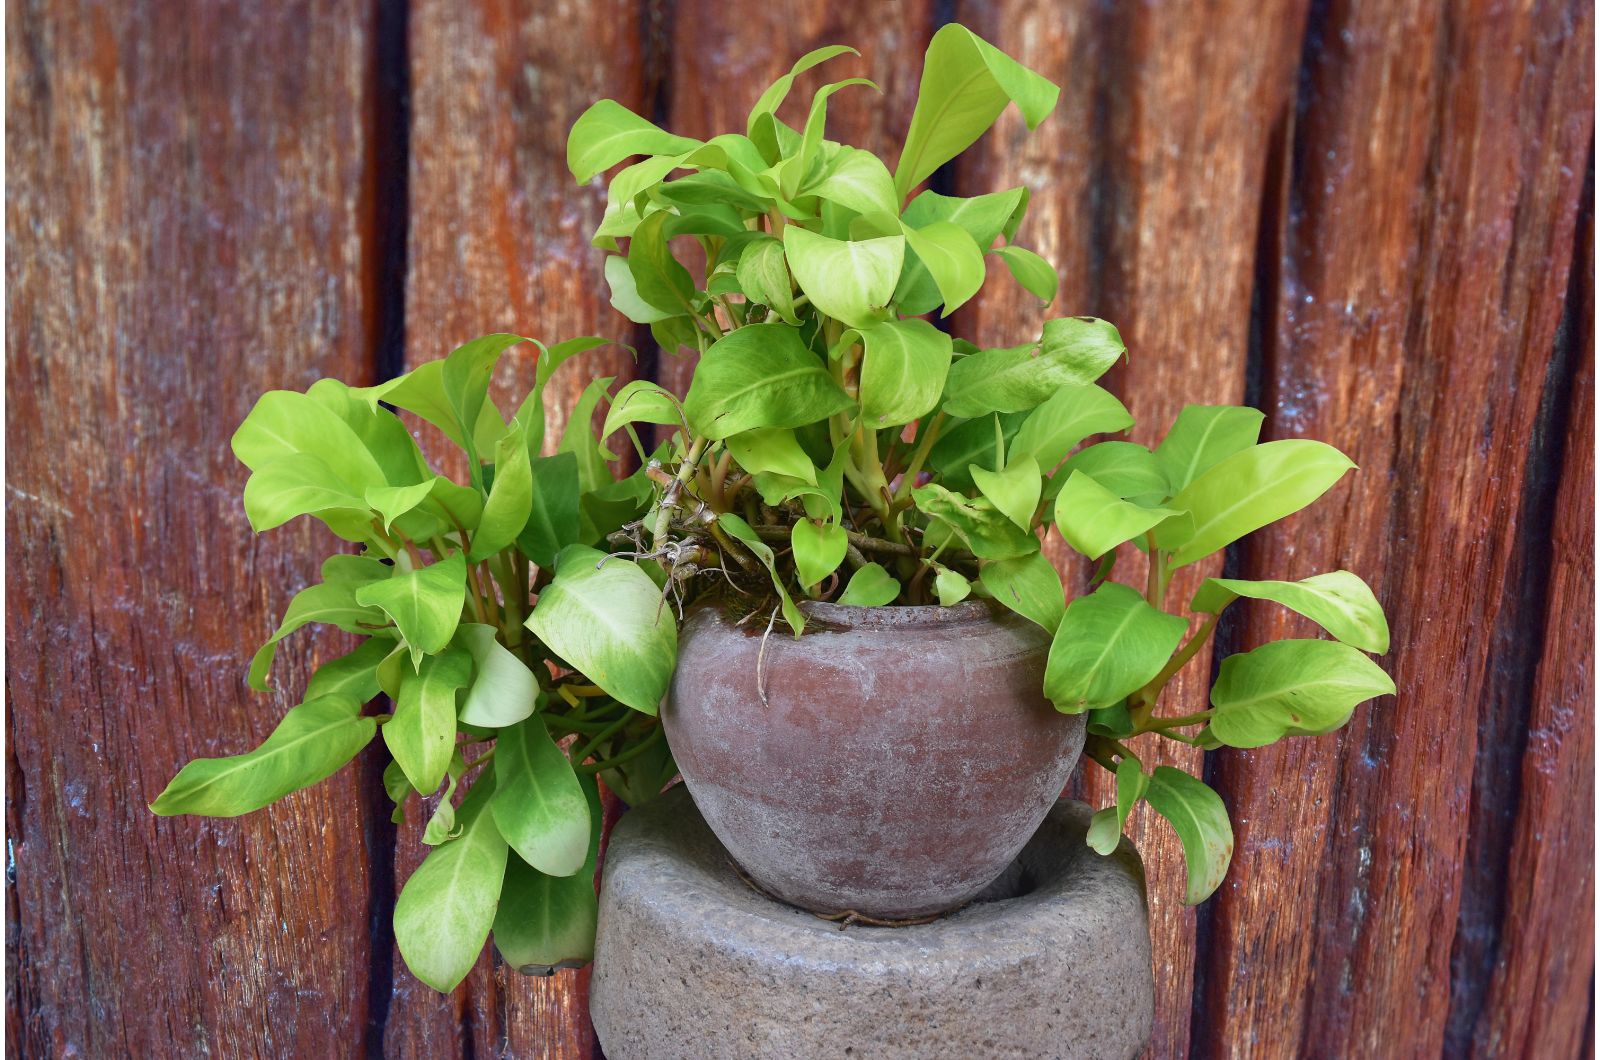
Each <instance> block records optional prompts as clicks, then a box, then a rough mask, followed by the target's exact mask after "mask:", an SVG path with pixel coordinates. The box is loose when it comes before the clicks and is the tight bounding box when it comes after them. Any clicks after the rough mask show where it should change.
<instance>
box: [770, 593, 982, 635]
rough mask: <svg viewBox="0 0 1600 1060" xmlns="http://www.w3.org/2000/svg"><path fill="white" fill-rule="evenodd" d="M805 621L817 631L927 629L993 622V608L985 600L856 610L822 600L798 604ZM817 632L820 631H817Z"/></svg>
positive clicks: (846, 605) (855, 606)
mask: <svg viewBox="0 0 1600 1060" xmlns="http://www.w3.org/2000/svg"><path fill="white" fill-rule="evenodd" d="M798 603H799V606H800V610H801V612H803V613H804V614H805V616H806V617H807V618H808V619H814V620H815V621H816V623H817V625H818V626H819V627H821V629H828V630H836V631H840V632H843V631H847V630H855V629H929V628H933V627H949V626H962V625H970V624H973V623H979V622H984V623H987V622H993V621H994V620H995V617H996V610H997V609H996V608H994V607H993V606H991V605H990V604H989V602H988V601H986V600H963V601H961V602H960V603H958V604H951V605H950V606H949V607H945V606H944V605H942V604H901V605H884V606H879V607H859V606H857V605H855V604H834V603H827V602H825V601H822V600H802V601H798ZM819 631H820V630H819Z"/></svg>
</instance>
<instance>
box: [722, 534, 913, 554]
mask: <svg viewBox="0 0 1600 1060" xmlns="http://www.w3.org/2000/svg"><path fill="white" fill-rule="evenodd" d="M753 529H754V530H755V532H756V533H757V534H758V535H759V536H760V537H761V539H762V540H763V541H782V542H785V543H787V542H788V541H789V539H790V535H791V533H792V532H793V531H791V530H790V528H789V527H787V526H757V527H754V528H753ZM844 533H845V539H846V540H847V541H848V542H849V543H850V544H851V545H854V546H855V547H856V548H857V549H858V550H860V551H862V552H873V553H877V554H878V555H881V556H904V557H906V558H907V559H917V558H919V557H920V556H921V553H919V552H918V551H917V549H916V547H915V546H914V545H908V544H904V543H901V542H898V541H885V540H883V539H882V538H877V537H868V536H867V535H866V534H862V533H858V532H857V531H855V530H846V531H845V532H844Z"/></svg>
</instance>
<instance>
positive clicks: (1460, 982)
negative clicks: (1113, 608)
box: [1444, 139, 1594, 1056]
mask: <svg viewBox="0 0 1600 1060" xmlns="http://www.w3.org/2000/svg"><path fill="white" fill-rule="evenodd" d="M1593 209H1594V146H1593V140H1592V139H1591V141H1590V148H1589V169H1588V177H1587V179H1586V181H1585V187H1584V190H1583V193H1582V196H1581V198H1580V200H1579V206H1578V218H1579V223H1578V224H1576V225H1575V226H1574V231H1573V247H1572V253H1571V257H1570V262H1569V266H1568V273H1567V292H1566V296H1565V300H1564V304H1563V306H1562V314H1561V322H1560V324H1559V325H1558V326H1557V329H1556V335H1555V341H1554V342H1553V343H1552V344H1551V351H1550V363H1549V364H1548V366H1547V367H1546V371H1545V379H1544V385H1543V387H1542V388H1541V394H1540V399H1539V410H1538V414H1537V418H1536V419H1535V421H1534V425H1533V432H1532V436H1531V439H1530V443H1529V446H1528V455H1527V460H1526V463H1525V465H1524V471H1523V488H1522V495H1521V496H1520V497H1519V498H1518V505H1517V507H1518V512H1517V523H1516V532H1515V544H1514V545H1513V546H1512V555H1513V556H1516V557H1519V561H1518V562H1517V563H1515V565H1514V566H1513V567H1512V568H1511V569H1510V570H1508V571H1507V572H1506V577H1505V582H1504V586H1503V588H1502V590H1501V596H1502V598H1503V599H1504V600H1505V601H1506V605H1505V607H1504V608H1503V609H1502V610H1501V612H1500V619H1499V621H1498V622H1497V623H1496V627H1497V628H1496V630H1495V635H1494V640H1493V647H1492V648H1491V650H1490V653H1489V656H1488V658H1486V659H1485V660H1484V669H1485V671H1486V676H1485V678H1484V685H1485V687H1486V689H1487V690H1489V692H1490V693H1491V697H1492V698H1491V699H1490V702H1489V703H1488V704H1487V705H1486V706H1485V707H1483V708H1482V710H1481V713H1480V716H1479V719H1478V723H1477V728H1478V753H1477V757H1476V760H1475V761H1474V763H1473V778H1472V800H1471V805H1470V809H1469V814H1470V816H1469V818H1468V826H1467V827H1468V833H1467V834H1468V837H1469V838H1468V841H1467V846H1466V851H1465V858H1464V861H1465V864H1464V865H1463V866H1462V870H1463V871H1462V886H1461V898H1460V903H1459V906H1458V908H1457V913H1456V930H1455V938H1454V939H1453V941H1452V943H1451V953H1450V966H1451V967H1450V984H1451V989H1450V995H1451V996H1450V1007H1449V1010H1448V1014H1447V1017H1446V1022H1445V1039H1444V1049H1445V1053H1446V1055H1451V1056H1454V1055H1465V1054H1466V1053H1467V1052H1468V1051H1469V1050H1470V1048H1471V1046H1472V1040H1473V1037H1474V1035H1475V1033H1476V1031H1477V1028H1478V1026H1479V1024H1480V1023H1481V1022H1482V1020H1483V1018H1484V1017H1485V1015H1486V1010H1485V1009H1484V1001H1485V999H1486V998H1487V997H1488V994H1489V988H1490V984H1491V982H1492V979H1493V976H1494V969H1495V965H1496V964H1497V963H1498V961H1499V958H1500V951H1501V946H1502V943H1503V941H1504V939H1503V934H1502V928H1503V926H1504V919H1505V898H1506V879H1507V877H1508V875H1509V874H1510V873H1512V872H1514V871H1515V866H1513V865H1512V864H1511V854H1512V849H1513V844H1514V843H1515V839H1516V825H1517V818H1518V811H1519V809H1520V807H1521V805H1522V795H1523V792H1522V760H1523V757H1524V755H1525V753H1526V751H1527V744H1528V730H1529V723H1530V718H1531V715H1532V710H1533V695H1534V686H1535V682H1536V681H1537V679H1538V673H1539V663H1540V660H1541V659H1542V657H1543V654H1544V647H1545V645H1544V644H1543V643H1542V641H1541V640H1540V639H1539V638H1536V637H1530V636H1529V635H1528V631H1530V630H1536V629H1537V630H1542V629H1544V628H1545V624H1546V621H1547V613H1548V610H1549V602H1550V587H1551V576H1552V559H1553V553H1552V550H1551V549H1550V548H1548V547H1546V546H1545V545H1544V544H1543V539H1544V538H1545V537H1546V535H1547V534H1548V532H1549V530H1550V529H1551V527H1552V526H1553V525H1554V521H1555V511H1556V499H1557V495H1558V493H1559V492H1560V488H1561V481H1562V478H1563V477H1564V474H1565V468H1566V463H1567V458H1568V455H1569V454H1568V452H1567V442H1568V438H1567V425H1568V423H1569V421H1570V420H1571V418H1572V414H1573V408H1572V403H1573V401H1575V400H1577V399H1578V391H1577V389H1576V387H1575V386H1574V383H1575V379H1576V376H1577V373H1578V371H1579V369H1580V366H1581V365H1582V361H1583V349H1582V347H1583V344H1584V329H1583V322H1582V320H1581V319H1580V315H1581V314H1582V312H1583V302H1584V292H1583V290H1582V285H1583V283H1584V282H1585V281H1584V269H1583V255H1584V249H1585V248H1584V239H1585V234H1586V233H1585V226H1584V224H1583V222H1582V219H1583V218H1584V217H1585V216H1587V214H1588V213H1590V212H1591V211H1592V210H1593ZM1508 272H1509V270H1508ZM1497 674H1504V675H1505V677H1504V678H1503V679H1502V680H1497V679H1496V675H1497ZM1497 686H1498V687H1497ZM1495 692H1500V693H1501V695H1498V696H1496V695H1494V693H1495Z"/></svg>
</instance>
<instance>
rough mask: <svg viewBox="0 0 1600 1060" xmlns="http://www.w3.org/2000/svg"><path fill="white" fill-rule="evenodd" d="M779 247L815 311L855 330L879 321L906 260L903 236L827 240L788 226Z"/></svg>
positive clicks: (796, 227) (796, 226)
mask: <svg viewBox="0 0 1600 1060" xmlns="http://www.w3.org/2000/svg"><path fill="white" fill-rule="evenodd" d="M783 245H784V249H785V250H786V251H787V256H788V260H789V269H790V271H791V272H793V273H794V278H795V282H796V283H798V284H799V285H800V289H801V290H802V291H804V292H805V293H806V294H807V295H808V296H810V298H811V304H812V305H814V306H816V307H817V309H818V310H819V311H821V312H823V313H825V314H827V315H828V316H830V317H833V318H834V319H835V320H841V321H843V322H844V323H846V324H848V325H849V326H850V327H853V328H863V329H864V328H869V327H871V326H872V325H874V324H876V323H878V322H879V321H880V320H881V319H883V313H884V309H885V307H886V306H888V304H889V300H890V299H891V298H892V297H893V296H894V288H895V282H896V281H897V280H898V279H899V278H900V266H901V263H902V262H903V261H904V260H905V252H906V240H905V237H904V236H882V237H880V238H877V239H861V240H840V239H829V238H828V237H827V236H821V235H817V234H816V233H814V232H809V231H807V230H806V229H804V228H801V227H800V226H798V225H786V226H785V227H784V229H783ZM740 330H741V331H742V330H746V329H742V328H741V329H740ZM735 334H737V332H735Z"/></svg>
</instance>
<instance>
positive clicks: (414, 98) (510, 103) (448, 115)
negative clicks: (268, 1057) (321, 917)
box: [385, 0, 651, 1057]
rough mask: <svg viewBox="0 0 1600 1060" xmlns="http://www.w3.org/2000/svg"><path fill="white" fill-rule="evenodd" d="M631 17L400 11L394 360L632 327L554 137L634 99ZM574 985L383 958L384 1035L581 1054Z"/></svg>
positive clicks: (617, 3)
mask: <svg viewBox="0 0 1600 1060" xmlns="http://www.w3.org/2000/svg"><path fill="white" fill-rule="evenodd" d="M644 14H645V12H644V7H643V5H641V4H638V3H635V2H632V0H612V2H607V3H599V4H596V3H575V2H564V3H555V4H549V3H533V2H508V0H482V2H477V3H471V4H455V3H448V4H447V3H434V2H424V3H418V4H414V5H413V6H412V11H411V35H410V45H411V56H410V66H411V102H412V127H411V169H410V188H409V198H410V204H411V207H410V218H409V248H408V262H407V264H408V272H407V277H406V314H405V316H406V366H407V367H411V366H414V365H416V364H419V363H421V362H422V361H425V360H429V359H431V358H434V357H438V356H441V355H443V354H444V353H446V352H448V351H449V350H450V349H451V348H452V347H454V346H455V345H457V344H459V343H461V342H464V341H466V340H468V339H470V338H473V337H475V336H477V335H481V334H486V333H488V332H492V331H510V332H514V333H516V334H520V335H528V336H531V337H534V338H537V339H541V340H543V341H545V342H557V341H560V340H562V339H567V338H572V337H574V336H577V335H588V334H600V335H606V336H611V337H615V338H619V339H622V340H624V341H627V340H629V339H630V338H631V335H630V333H629V332H630V328H631V325H629V324H628V322H627V321H626V320H624V319H623V318H622V317H620V316H618V315H617V314H616V313H615V312H614V311H613V310H612V309H611V307H610V306H609V304H608V298H609V294H608V291H607V288H606V285H605V280H604V276H603V274H602V272H601V264H602V259H601V256H600V252H599V251H596V250H593V249H592V248H591V247H590V246H589V234H590V232H592V231H593V229H594V227H595V226H596V225H597V224H598V223H599V221H600V214H601V211H602V210H603V208H604V206H605V197H604V189H603V186H602V185H601V184H600V183H599V182H595V183H592V184H590V185H588V186H584V187H579V186H578V185H577V184H575V182H574V181H573V179H572V175H571V174H570V173H569V172H568V171H567V167H566V139H567V130H568V129H569V128H571V126H572V123H573V122H574V121H575V120H577V117H578V115H579V114H581V113H582V112H583V110H584V109H585V108H586V107H588V105H589V104H590V103H592V102H593V101H594V100H596V99H599V98H601V97H610V98H613V99H616V100H618V101H619V102H621V103H623V104H625V105H626V106H629V107H632V108H633V109H635V110H637V111H640V112H642V113H646V114H648V113H649V112H650V109H651V104H650V100H649V98H648V97H647V96H646V93H645V79H644V76H643V70H642V66H643V60H644V55H645V52H646V45H647V41H646V37H645V34H646V33H647V32H648V23H647V22H646V21H645V18H644ZM535 356H536V351H535V349H534V348H533V347H531V346H522V347H516V348H514V349H513V350H511V351H510V352H508V353H507V355H506V357H505V359H504V361H503V362H502V368H501V370H500V371H499V373H498V374H497V378H496V382H497V390H496V393H497V395H498V396H499V397H500V399H501V407H502V409H503V410H504V411H507V412H508V413H509V412H510V411H512V410H513V409H514V408H515V402H516V401H518V400H520V395H521V394H522V393H525V392H526V389H527V387H528V386H530V385H531V384H532V382H533V364H534V360H535ZM632 374H633V360H632V358H631V357H630V356H629V355H628V354H627V353H626V352H624V351H622V350H621V349H619V348H617V347H609V348H605V349H600V350H595V351H593V352H591V353H588V354H584V355H581V356H580V357H578V358H577V359H575V360H574V361H573V362H572V363H571V364H569V365H568V366H567V367H566V368H564V369H562V371H561V373H560V374H558V375H557V376H556V377H555V380H554V381H553V382H552V384H551V388H550V390H549V392H548V394H547V398H546V408H547V413H548V414H547V430H546V435H545V437H546V442H545V444H546V448H547V449H554V447H555V444H556V442H557V441H558V439H559V438H560V432H561V430H562V429H563V427H564V426H565V424H566V420H567V414H568V410H570V408H571V407H572V404H573V402H574V401H575V400H576V399H577V397H578V395H579V394H580V393H581V392H582V390H583V387H584V386H585V385H586V384H587V382H588V380H589V379H590V377H591V376H593V375H616V376H621V377H623V378H629V377H631V375H632ZM421 823H422V822H421V820H420V819H416V818H415V817H414V818H413V820H412V821H410V822H409V823H408V825H407V826H406V827H404V828H402V829H400V831H399V835H398V837H397V840H396V842H397V851H396V859H395V868H396V886H397V887H398V886H402V885H403V883H404V880H405V879H406V878H407V876H409V874H410V872H411V871H412V870H413V869H414V868H415V867H416V865H417V864H418V863H419V862H420V860H421V855H422V854H423V853H425V852H426V848H425V847H423V846H422V845H421V842H420V838H421ZM587 982H588V977H587V973H586V972H581V973H580V972H575V971H567V972H561V973H559V974H557V975H556V976H553V977H551V978H548V979H537V978H530V977H526V976H522V975H519V974H517V973H516V972H514V971H513V970H511V969H508V968H506V967H504V966H503V965H501V964H500V963H499V962H498V961H496V960H494V959H493V958H492V957H491V956H489V955H488V954H486V955H485V956H484V957H483V958H482V959H481V960H480V961H479V964H478V966H477V968H476V969H475V970H474V971H473V972H472V974H471V975H470V976H469V978H468V979H467V981H466V982H465V983H464V984H463V985H462V986H461V987H460V988H458V989H457V991H456V992H455V994H454V995H453V996H452V997H449V998H443V997H440V996H439V995H437V994H435V993H433V992H432V991H430V990H428V989H427V988H426V987H423V986H421V985H420V984H418V983H417V982H416V981H415V980H413V979H412V978H411V976H410V974H409V973H408V972H407V971H406V970H405V966H404V964H403V962H401V961H400V960H399V959H398V957H397V958H396V959H395V963H394V984H395V987H394V989H395V993H394V997H393V1000H392V1002H391V1004H390V1009H389V1020H388V1025H387V1030H386V1036H385V1042H386V1045H387V1048H388V1050H389V1051H390V1052H391V1053H393V1054H395V1055H401V1056H440V1055H450V1054H455V1053H467V1054H469V1055H470V1054H472V1053H473V1052H476V1054H477V1055H517V1056H523V1055H535V1054H538V1055H549V1056H574V1057H578V1056H588V1055H591V1052H592V1050H593V1048H594V1042H593V1032H592V1030H591V1029H590V1027H589V1017H588V1004H587V998H586V990H587Z"/></svg>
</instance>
